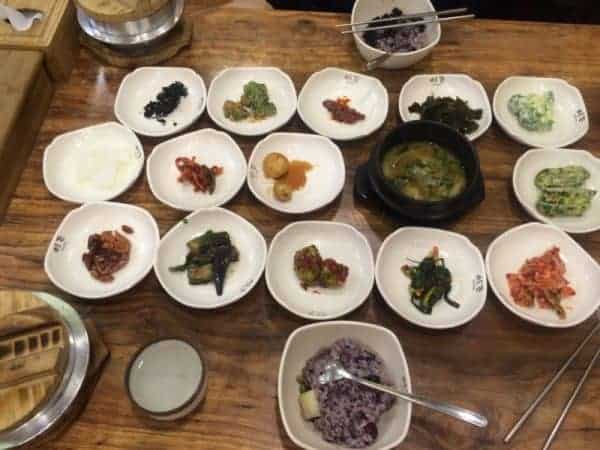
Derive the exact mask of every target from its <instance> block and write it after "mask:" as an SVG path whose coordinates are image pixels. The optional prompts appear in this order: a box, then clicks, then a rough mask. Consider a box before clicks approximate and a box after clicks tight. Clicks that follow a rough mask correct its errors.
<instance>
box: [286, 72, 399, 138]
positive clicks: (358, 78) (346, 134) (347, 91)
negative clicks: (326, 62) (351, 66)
mask: <svg viewBox="0 0 600 450" xmlns="http://www.w3.org/2000/svg"><path fill="white" fill-rule="evenodd" d="M339 97H348V98H349V99H350V100H351V101H350V104H349V106H350V107H352V108H354V109H356V110H357V111H359V112H361V113H363V114H364V115H365V116H366V117H365V119H364V120H361V121H359V122H356V123H354V124H351V125H350V124H346V123H340V122H336V121H335V120H333V119H332V118H331V114H330V113H329V111H327V110H326V109H325V107H324V106H323V101H324V100H327V99H331V100H336V99H337V98H339ZM388 108H389V98H388V92H387V89H386V88H385V86H384V85H383V84H382V83H381V81H379V80H378V79H377V78H374V77H370V76H367V75H363V74H360V73H355V72H349V71H347V70H343V69H337V68H335V67H329V68H327V69H323V70H321V71H319V72H315V73H313V74H312V75H311V76H310V78H309V79H308V80H307V81H306V83H305V84H304V87H303V88H302V91H300V96H299V97H298V114H299V115H300V118H301V119H302V121H303V122H304V123H305V124H306V126H308V127H309V128H310V129H311V130H313V131H314V132H315V133H318V134H321V135H323V136H327V137H329V138H331V139H335V140H339V141H348V140H352V139H358V138H361V137H365V136H368V135H370V134H371V133H373V132H375V131H376V130H378V129H379V128H380V127H381V126H382V125H383V123H384V122H385V119H386V118H387V114H388Z"/></svg>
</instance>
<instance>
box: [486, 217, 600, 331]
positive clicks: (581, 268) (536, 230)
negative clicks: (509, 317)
mask: <svg viewBox="0 0 600 450" xmlns="http://www.w3.org/2000/svg"><path fill="white" fill-rule="evenodd" d="M553 246H558V247H559V248H560V256H561V258H562V259H563V261H564V262H565V265H566V269H567V273H566V274H565V277H566V278H567V280H569V281H570V283H571V286H572V287H573V289H575V292H576V295H575V296H573V297H569V298H567V299H565V300H563V301H562V302H561V305H563V306H564V308H565V310H566V313H567V316H566V318H565V319H560V318H559V317H558V315H557V314H556V313H555V312H554V311H552V310H550V309H542V308H539V307H538V306H534V307H532V308H526V307H522V306H519V305H517V304H516V303H515V302H514V301H513V299H512V298H511V295H510V291H509V288H508V283H507V281H506V274H507V273H516V272H518V271H519V269H520V268H521V266H522V265H523V263H524V262H525V260H526V259H527V258H532V257H534V256H540V255H541V254H543V253H544V252H545V251H547V250H549V249H550V248H552V247H553ZM485 265H486V270H487V274H488V280H489V282H490V286H491V287H492V290H493V291H494V293H495V294H496V297H498V299H499V300H500V301H501V302H502V303H503V304H504V306H506V307H507V308H508V309H509V310H510V311H512V312H513V313H515V314H516V315H517V316H519V317H521V318H523V319H525V320H527V321H529V322H533V323H537V324H538V325H542V326H545V327H552V328H566V327H573V326H575V325H578V324H580V323H581V322H583V321H585V320H586V319H588V318H589V317H590V316H591V315H592V314H593V313H594V311H596V309H597V308H598V307H599V306H600V266H599V265H598V263H597V262H596V261H595V260H594V259H593V258H592V257H591V256H590V255H589V254H588V253H587V252H586V251H585V250H584V249H583V248H582V247H580V246H579V244H577V242H575V241H574V240H573V239H572V238H571V237H569V235H568V234H566V233H565V232H564V231H561V230H559V229H558V228H556V227H555V226H553V225H546V224H541V223H537V222H532V223H528V224H525V225H520V226H518V227H515V228H511V229H510V230H508V231H507V232H505V233H503V234H501V235H500V236H498V237H497V238H496V240H494V242H492V244H491V245H490V247H489V248H488V251H487V254H486V256H485Z"/></svg>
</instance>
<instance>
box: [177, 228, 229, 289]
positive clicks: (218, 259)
mask: <svg viewBox="0 0 600 450" xmlns="http://www.w3.org/2000/svg"><path fill="white" fill-rule="evenodd" d="M186 245H187V248H188V254H187V256H186V257H185V263H183V264H181V265H179V266H173V267H170V268H169V270H170V271H171V272H187V276H188V282H189V283H190V284H191V285H197V284H208V283H214V284H215V289H216V291H217V295H219V296H220V295H222V294H223V287H224V285H225V277H226V274H227V269H228V268H229V265H230V264H231V263H233V262H237V261H239V259H240V254H239V252H238V249H237V248H236V247H235V246H234V245H233V244H232V243H231V238H230V237H229V233H227V232H226V231H219V232H214V231H212V230H208V231H207V232H206V233H204V234H203V235H201V236H198V237H197V238H194V239H192V240H191V241H189V242H188V243H187V244H186Z"/></svg>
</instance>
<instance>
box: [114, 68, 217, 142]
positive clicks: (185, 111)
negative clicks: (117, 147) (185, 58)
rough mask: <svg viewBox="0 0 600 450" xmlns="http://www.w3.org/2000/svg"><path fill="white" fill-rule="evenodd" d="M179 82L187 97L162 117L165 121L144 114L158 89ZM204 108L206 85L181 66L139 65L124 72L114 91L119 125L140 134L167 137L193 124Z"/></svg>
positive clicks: (196, 75)
mask: <svg viewBox="0 0 600 450" xmlns="http://www.w3.org/2000/svg"><path fill="white" fill-rule="evenodd" d="M175 81H181V82H182V83H183V84H184V85H185V86H186V88H187V90H188V95H187V97H183V98H182V99H181V103H180V104H179V106H178V107H177V108H176V109H175V111H173V112H172V113H171V114H169V115H168V116H167V117H165V120H166V122H165V123H164V124H162V123H160V122H159V121H157V120H156V119H152V118H150V119H148V118H146V117H144V106H146V104H147V103H148V102H149V101H151V100H155V99H156V96H157V95H158V94H159V93H160V92H161V90H162V88H163V87H165V86H168V85H170V84H171V83H173V82H175ZM205 107H206V86H205V85H204V80H203V79H202V77H201V76H200V75H198V74H197V73H196V72H194V71H193V70H192V69H188V68H185V67H140V68H139V69H135V70H134V71H133V72H131V73H129V74H127V75H126V76H125V78H123V81H121V85H120V86H119V91H118V92H117V99H116V100H115V116H116V117H117V119H118V120H119V122H121V123H122V124H123V125H125V126H127V127H128V128H131V129H132V130H133V131H135V132H136V133H138V134H141V135H144V136H154V137H162V136H170V135H172V134H175V133H179V132H180V131H182V130H184V129H185V128H187V127H189V126H190V125H191V124H193V123H194V122H195V121H196V120H197V119H198V118H199V117H200V116H201V115H202V113H203V112H204V108H205Z"/></svg>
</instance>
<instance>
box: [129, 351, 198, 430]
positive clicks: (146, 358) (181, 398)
mask: <svg viewBox="0 0 600 450" xmlns="http://www.w3.org/2000/svg"><path fill="white" fill-rule="evenodd" d="M206 378H207V377H206V365H205V363H204V361H203V359H202V355H201V354H200V352H199V350H198V349H196V348H195V346H193V345H192V344H190V343H188V342H186V341H183V340H180V339H163V340H159V341H155V342H152V343H150V344H148V345H147V346H145V347H143V348H141V349H140V350H139V351H138V352H137V353H136V354H135V355H134V357H133V358H132V359H131V362H130V363H129V366H128V368H127V372H126V375H125V385H126V387H127V393H128V395H129V398H130V399H131V401H132V402H133V404H134V405H136V406H137V407H138V408H139V409H140V410H141V411H142V412H144V413H146V414H147V415H149V416H150V417H152V418H153V419H155V420H162V421H167V420H176V419H180V418H182V417H184V416H186V415H188V414H190V413H191V412H192V411H193V410H194V409H195V408H196V407H197V406H198V405H199V404H200V403H201V402H202V400H203V399H204V396H205V394H206ZM165 393H168V395H165Z"/></svg>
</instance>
